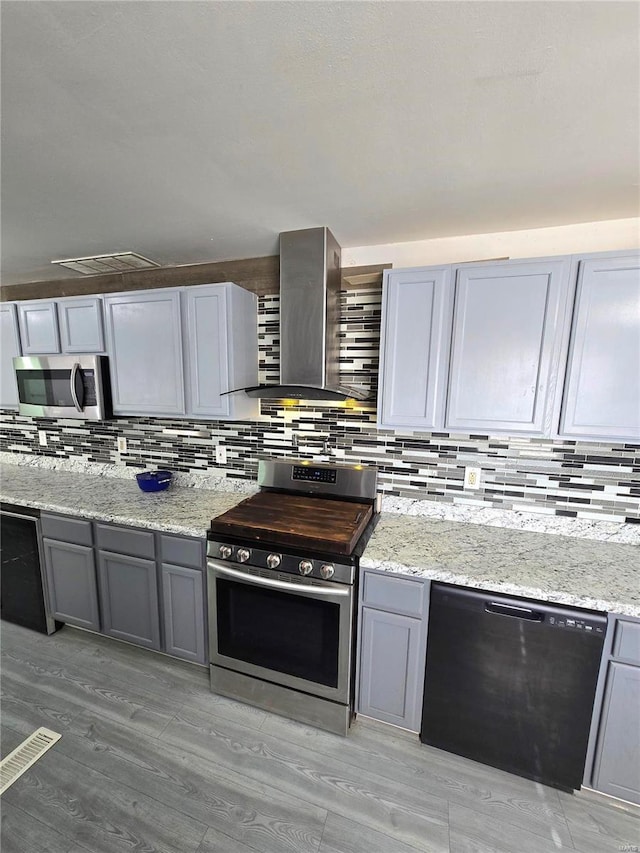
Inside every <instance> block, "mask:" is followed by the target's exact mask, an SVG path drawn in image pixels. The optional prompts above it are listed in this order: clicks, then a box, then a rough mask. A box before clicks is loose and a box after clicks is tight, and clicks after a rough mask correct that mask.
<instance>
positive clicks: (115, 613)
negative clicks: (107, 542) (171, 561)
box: [98, 551, 160, 649]
mask: <svg viewBox="0 0 640 853" xmlns="http://www.w3.org/2000/svg"><path fill="white" fill-rule="evenodd" d="M98 576H99V580H100V601H101V603H102V630H103V632H104V633H105V634H109V635H110V636H112V637H118V638H119V639H120V640H128V641H129V642H130V643H136V644H137V645H139V646H147V647H148V648H151V649H160V615H159V605H158V583H157V577H156V563H155V560H146V559H141V558H140V557H127V556H125V555H123V554H112V553H110V552H109V551H99V552H98Z"/></svg>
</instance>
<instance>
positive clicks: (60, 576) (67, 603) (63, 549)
mask: <svg viewBox="0 0 640 853" xmlns="http://www.w3.org/2000/svg"><path fill="white" fill-rule="evenodd" d="M42 544H43V551H44V562H45V571H46V575H47V585H48V588H49V605H50V607H51V611H52V615H53V616H54V618H55V619H59V620H60V621H61V622H67V623H69V625H77V626H78V627H80V628H88V629H89V630H91V631H99V630H100V615H99V610H98V588H97V582H96V565H95V559H94V551H93V547H91V546H87V545H75V544H73V543H71V542H58V541H56V540H54V539H47V538H44V539H43V540H42Z"/></svg>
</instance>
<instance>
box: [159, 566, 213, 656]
mask: <svg viewBox="0 0 640 853" xmlns="http://www.w3.org/2000/svg"><path fill="white" fill-rule="evenodd" d="M162 594H163V610H164V636H165V651H166V652H167V654H170V655H174V656H175V657H179V658H184V659H185V660H191V661H195V662H196V663H205V618H204V575H203V573H202V571H200V570H199V569H187V568H184V567H182V566H171V565H169V564H168V563H164V564H163V565H162Z"/></svg>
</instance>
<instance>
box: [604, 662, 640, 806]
mask: <svg viewBox="0 0 640 853" xmlns="http://www.w3.org/2000/svg"><path fill="white" fill-rule="evenodd" d="M594 787H595V788H596V790H598V791H601V792H602V793H604V794H611V796H613V797H620V798H621V799H623V800H628V801H629V802H632V803H640V667H637V666H629V665H628V664H625V663H618V662H616V661H612V662H611V663H610V664H609V667H608V671H607V685H606V690H605V697H604V703H603V707H602V715H601V718H600V731H599V737H598V746H597V750H596V763H595V773H594Z"/></svg>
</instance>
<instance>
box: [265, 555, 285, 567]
mask: <svg viewBox="0 0 640 853" xmlns="http://www.w3.org/2000/svg"><path fill="white" fill-rule="evenodd" d="M281 562H282V557H281V556H280V554H269V556H268V557H267V566H268V567H269V568H270V569H277V568H278V566H279V565H280V563H281Z"/></svg>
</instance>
